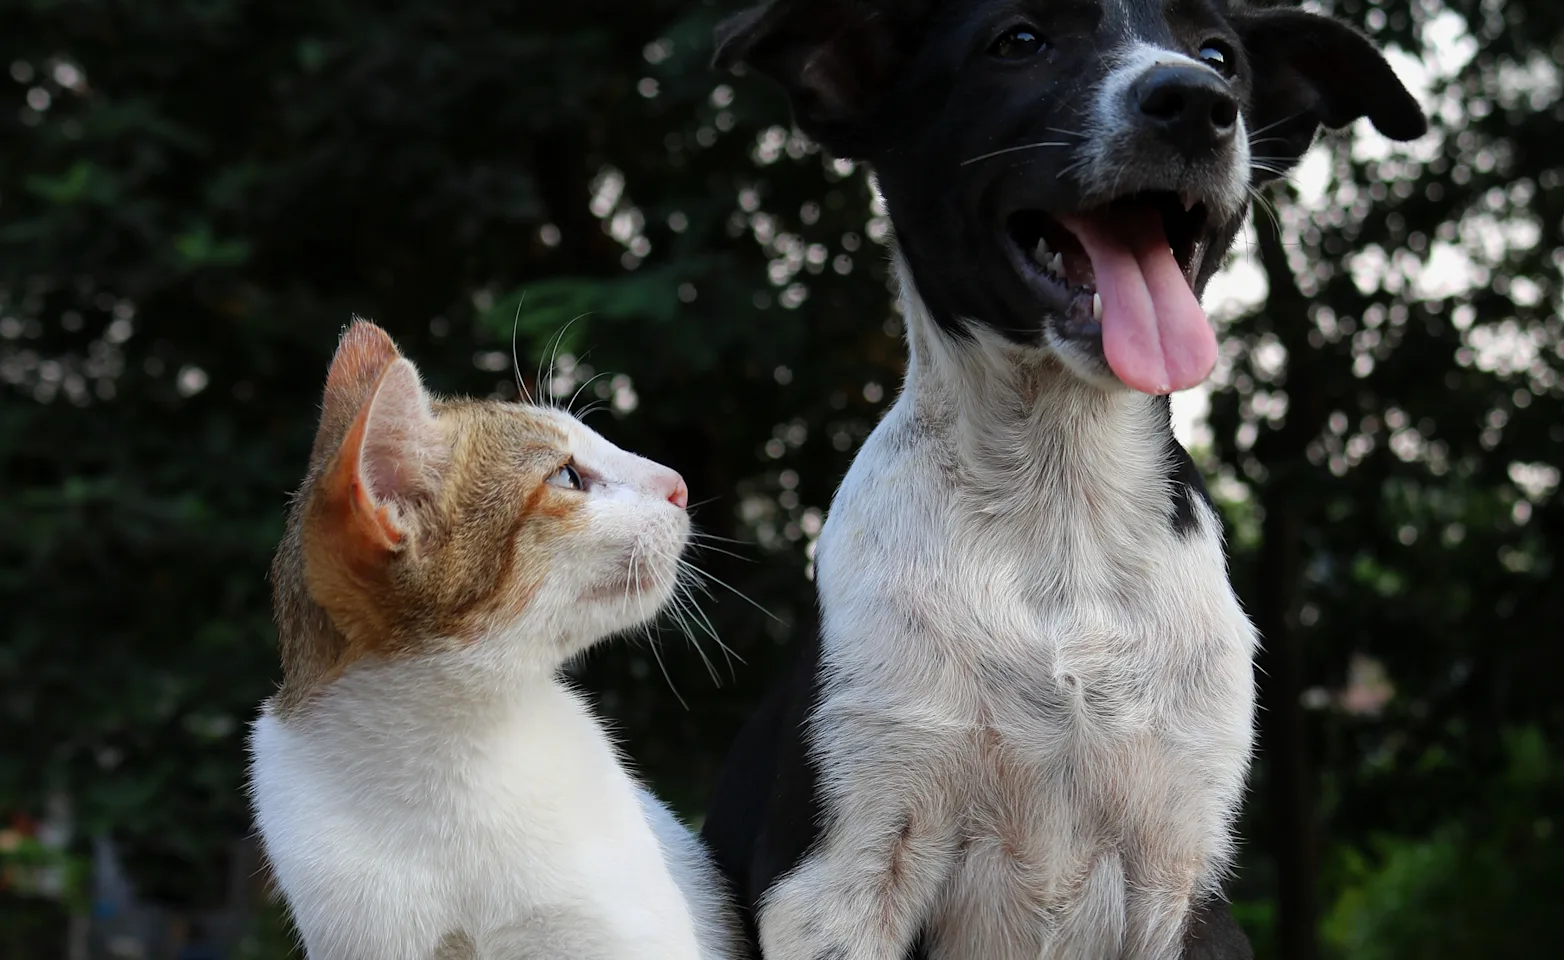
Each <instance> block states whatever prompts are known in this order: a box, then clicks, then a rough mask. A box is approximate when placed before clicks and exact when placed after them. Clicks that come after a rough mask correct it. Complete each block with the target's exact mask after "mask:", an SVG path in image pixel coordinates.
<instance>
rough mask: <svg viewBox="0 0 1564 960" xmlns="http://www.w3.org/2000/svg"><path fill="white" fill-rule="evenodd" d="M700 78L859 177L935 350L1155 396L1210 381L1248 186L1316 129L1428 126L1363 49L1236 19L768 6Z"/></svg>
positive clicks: (808, 3) (1058, 0) (1347, 33)
mask: <svg viewBox="0 0 1564 960" xmlns="http://www.w3.org/2000/svg"><path fill="white" fill-rule="evenodd" d="M716 63H717V65H718V66H719V67H726V66H733V65H736V64H740V63H744V64H748V65H749V66H750V67H751V68H753V69H754V70H757V71H758V72H760V73H762V74H764V75H766V76H768V77H770V78H772V79H773V80H775V81H777V82H778V83H780V84H781V85H782V87H783V88H784V89H785V90H786V91H787V93H788V95H789V97H790V99H791V102H792V106H793V112H794V117H795V120H796V122H797V123H798V125H799V127H800V128H801V129H802V130H803V131H804V132H805V133H807V134H808V135H810V136H811V137H812V138H814V139H815V140H816V141H818V142H819V143H821V144H822V145H823V146H824V147H825V148H826V149H827V150H829V151H830V152H831V153H833V154H835V155H837V156H840V157H845V158H852V159H859V160H865V161H868V162H869V163H870V164H872V166H873V167H874V169H875V172H876V175H877V177H878V179H879V185H880V190H881V192H882V193H883V194H884V197H885V200H886V203H887V205H888V207H889V209H890V213H891V221H892V223H893V224H895V227H896V232H897V240H898V243H899V246H900V248H901V251H902V253H903V254H904V256H905V257H906V259H907V262H908V265H909V267H910V269H911V271H912V275H913V279H914V282H915V283H916V285H917V288H918V292H919V294H920V295H921V296H922V298H923V300H924V302H925V303H926V304H927V306H928V308H929V309H930V311H931V313H932V314H933V316H934V317H935V318H936V320H937V321H938V322H940V323H941V324H942V325H943V326H945V327H946V328H947V329H948V330H950V331H952V332H953V333H956V334H958V335H959V334H960V333H961V332H962V331H964V330H966V328H967V326H968V325H970V324H981V325H984V326H987V327H990V328H992V329H994V330H996V331H998V332H1000V333H1002V334H1003V335H1005V336H1006V337H1008V338H1010V339H1011V340H1013V341H1016V342H1021V343H1034V344H1037V345H1039V346H1042V347H1045V348H1047V349H1050V350H1052V351H1053V352H1054V353H1055V354H1057V355H1058V356H1059V358H1060V359H1061V360H1062V361H1063V362H1064V364H1065V365H1066V366H1067V367H1069V368H1070V369H1071V370H1072V371H1074V372H1075V373H1076V374H1077V375H1079V376H1081V377H1083V378H1085V379H1087V380H1090V381H1093V382H1097V383H1101V384H1117V383H1120V382H1122V383H1123V384H1127V385H1128V386H1131V387H1134V388H1136V389H1140V390H1144V391H1146V392H1150V393H1166V392H1169V391H1171V390H1177V389H1182V388H1184V387H1188V386H1193V385H1194V384H1195V383H1198V382H1199V381H1200V380H1203V379H1204V378H1205V376H1206V375H1207V374H1208V373H1209V372H1210V370H1211V367H1212V365H1213V364H1214V363H1215V358H1216V340H1215V336H1214V334H1213V333H1212V330H1211V326H1210V323H1209V322H1208V321H1207V319H1206V317H1205V314H1204V313H1203V312H1202V311H1201V309H1200V306H1199V303H1198V299H1197V298H1198V296H1199V294H1200V293H1201V291H1203V290H1204V288H1205V284H1206V281H1207V280H1209V279H1210V277H1211V274H1212V273H1214V272H1215V271H1216V269H1217V268H1218V267H1219V266H1220V264H1221V261H1222V258H1223V257H1224V256H1225V254H1226V253H1227V251H1228V248H1229V247H1230V246H1231V244H1232V242H1233V238H1234V237H1235V236H1236V235H1237V233H1238V231H1239V229H1240V227H1241V226H1242V223H1243V219H1244V216H1245V215H1246V212H1247V210H1248V201H1249V193H1250V189H1251V187H1252V186H1253V185H1255V184H1257V183H1260V182H1262V181H1265V180H1268V179H1271V178H1273V177H1276V176H1279V175H1280V174H1282V173H1283V172H1285V170H1286V169H1287V168H1288V167H1290V166H1291V165H1293V164H1294V163H1295V162H1296V161H1297V160H1298V158H1299V156H1300V155H1301V154H1302V153H1303V152H1304V151H1305V150H1306V149H1308V147H1309V145H1310V143H1311V142H1312V141H1313V139H1314V136H1315V134H1316V132H1317V131H1318V130H1319V128H1320V127H1322V126H1324V127H1329V128H1339V127H1344V126H1346V125H1348V124H1350V123H1352V122H1353V121H1354V120H1356V119H1357V118H1359V117H1364V116H1366V117H1368V118H1369V119H1370V120H1371V121H1372V122H1373V123H1374V125H1375V126H1376V127H1377V128H1378V129H1379V130H1380V131H1381V132H1382V133H1384V134H1385V135H1386V136H1389V137H1392V138H1394V139H1398V140H1409V139H1414V138H1416V137H1419V136H1421V135H1422V134H1423V133H1424V131H1425V130H1426V129H1427V122H1426V120H1425V119H1424V117H1423V114H1422V111H1421V110H1420V109H1419V107H1418V105H1417V102H1416V101H1415V100H1414V99H1413V98H1412V96H1411V95H1410V94H1409V93H1408V92H1407V91H1406V89H1405V88H1404V87H1403V86H1402V85H1401V83H1400V81H1398V80H1397V79H1396V76H1395V74H1394V73H1393V72H1392V71H1391V69H1390V67H1389V65H1388V64H1387V63H1386V62H1385V60H1384V59H1383V58H1382V57H1381V56H1380V54H1379V53H1378V52H1377V51H1376V50H1375V49H1374V47H1373V46H1372V45H1371V44H1370V43H1369V42H1368V41H1367V40H1366V39H1364V38H1363V37H1362V36H1361V35H1359V34H1358V33H1356V32H1354V31H1353V30H1352V29H1351V28H1349V27H1347V26H1345V25H1343V24H1341V23H1338V22H1336V21H1333V20H1330V19H1327V18H1325V17H1321V16H1317V15H1314V14H1311V13H1306V12H1304V11H1301V10H1297V9H1291V8H1285V7H1274V6H1261V5H1259V4H1256V3H1247V2H1244V0H771V2H768V3H765V4H762V5H761V6H758V7H756V8H754V9H752V10H750V11H748V12H746V13H743V14H740V15H738V16H736V17H734V18H733V19H731V20H729V21H728V22H727V23H726V24H724V25H723V26H722V27H721V28H720V29H719V30H718V36H717V54H716Z"/></svg>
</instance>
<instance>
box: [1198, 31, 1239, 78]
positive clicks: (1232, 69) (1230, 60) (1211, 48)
mask: <svg viewBox="0 0 1564 960" xmlns="http://www.w3.org/2000/svg"><path fill="white" fill-rule="evenodd" d="M1200 62H1201V63H1204V64H1205V65H1206V66H1208V67H1210V68H1211V69H1212V70H1215V71H1216V72H1217V73H1220V74H1221V75H1222V76H1224V77H1231V76H1232V75H1233V74H1234V73H1236V72H1237V63H1236V58H1235V57H1234V56H1233V52H1232V51H1231V50H1229V49H1228V47H1227V44H1225V43H1222V42H1221V41H1220V40H1210V41H1207V42H1206V43H1205V44H1204V45H1203V46H1201V48H1200Z"/></svg>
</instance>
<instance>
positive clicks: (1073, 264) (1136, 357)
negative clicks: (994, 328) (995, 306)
mask: <svg viewBox="0 0 1564 960" xmlns="http://www.w3.org/2000/svg"><path fill="white" fill-rule="evenodd" d="M1206 220H1207V214H1206V208H1205V205H1204V204H1200V203H1195V204H1191V205H1186V204H1185V203H1184V202H1183V201H1181V200H1180V199H1179V197H1178V196H1177V195H1176V194H1173V193H1161V192H1158V193H1140V194H1135V195H1133V196H1129V197H1124V198H1121V199H1119V200H1115V201H1113V202H1112V203H1109V204H1107V205H1105V206H1102V207H1098V208H1096V209H1093V210H1088V211H1084V212H1081V213H1074V214H1068V215H1061V216H1053V215H1050V214H1047V213H1044V212H1043V211H1041V210H1022V211H1019V212H1017V213H1014V214H1012V215H1011V216H1010V217H1009V218H1008V219H1007V220H1006V223H1005V228H1006V232H1007V234H1008V236H1009V240H1010V246H1011V248H1012V249H1011V255H1012V259H1013V260H1014V261H1015V266H1016V269H1017V272H1018V273H1020V274H1021V277H1022V279H1023V280H1025V281H1026V283H1027V285H1028V286H1029V287H1030V288H1031V289H1032V291H1033V292H1034V293H1035V294H1036V296H1037V298H1038V300H1039V301H1040V303H1041V306H1042V307H1043V309H1044V310H1046V311H1047V312H1049V313H1050V314H1052V315H1054V316H1055V317H1056V318H1057V319H1058V321H1059V323H1058V325H1057V327H1056V329H1058V331H1059V332H1060V333H1061V334H1062V335H1063V336H1065V337H1067V338H1069V339H1082V338H1093V337H1098V336H1100V337H1101V340H1102V350H1103V356H1104V359H1106V360H1107V362H1108V366H1109V367H1110V368H1112V370H1113V372H1114V374H1115V375H1117V376H1118V378H1119V379H1120V380H1122V381H1123V382H1124V383H1125V384H1127V385H1128V386H1131V387H1133V388H1135V389H1137V390H1142V391H1144V392H1146V393H1169V392H1172V391H1174V390H1183V389H1186V388H1188V387H1192V386H1195V385H1196V384H1198V383H1200V382H1201V381H1202V380H1204V379H1205V378H1206V376H1207V375H1208V374H1210V372H1211V368H1212V367H1213V366H1215V364H1216V337H1215V334H1214V333H1213V332H1212V330H1211V324H1210V321H1208V320H1207V319H1206V316H1205V313H1204V312H1203V311H1202V310H1201V309H1200V304H1199V302H1198V301H1196V299H1195V294H1194V290H1193V284H1194V282H1195V277H1196V274H1197V273H1198V272H1199V269H1200V261H1201V255H1202V254H1203V252H1204V251H1203V249H1202V242H1201V241H1202V238H1203V236H1204V232H1205V227H1206Z"/></svg>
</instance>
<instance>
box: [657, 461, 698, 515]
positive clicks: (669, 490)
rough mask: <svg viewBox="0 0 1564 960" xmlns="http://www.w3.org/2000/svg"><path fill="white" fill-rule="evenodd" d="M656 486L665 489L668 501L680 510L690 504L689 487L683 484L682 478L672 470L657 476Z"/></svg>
mask: <svg viewBox="0 0 1564 960" xmlns="http://www.w3.org/2000/svg"><path fill="white" fill-rule="evenodd" d="M657 480H658V487H659V488H661V489H662V490H664V491H666V493H665V496H667V498H668V502H669V503H671V504H673V505H674V506H676V507H678V508H679V509H680V510H683V509H684V508H686V507H688V506H689V505H690V488H689V487H687V486H685V485H684V478H683V477H681V476H679V475H678V474H677V473H675V472H673V471H672V470H669V471H667V473H665V474H663V475H662V476H659V477H658V478H657Z"/></svg>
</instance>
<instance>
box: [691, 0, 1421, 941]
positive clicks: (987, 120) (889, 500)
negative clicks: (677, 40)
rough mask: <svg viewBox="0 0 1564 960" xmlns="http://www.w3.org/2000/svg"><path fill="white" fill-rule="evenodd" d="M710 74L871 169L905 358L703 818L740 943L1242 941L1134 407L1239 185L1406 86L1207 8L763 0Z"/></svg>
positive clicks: (1202, 534)
mask: <svg viewBox="0 0 1564 960" xmlns="http://www.w3.org/2000/svg"><path fill="white" fill-rule="evenodd" d="M716 61H717V64H718V65H719V66H731V65H735V64H740V63H742V64H746V65H748V66H749V68H751V69H753V70H755V71H758V72H759V73H761V74H763V75H766V76H768V77H770V78H772V79H773V80H775V81H777V82H778V83H780V84H781V86H782V87H784V88H785V89H786V91H787V93H788V95H789V96H790V98H791V102H792V106H793V110H794V116H795V119H796V122H797V123H798V125H799V126H800V127H801V128H802V129H803V130H804V131H805V132H806V133H807V134H809V135H810V136H812V137H813V138H814V139H815V140H817V141H818V142H819V143H821V144H822V145H823V146H824V147H825V148H826V149H827V150H828V151H830V152H831V153H833V154H835V155H837V156H841V157H849V158H855V159H860V160H864V161H867V162H868V163H869V164H871V165H872V168H873V170H874V172H875V174H876V176H877V178H878V184H879V188H880V190H881V192H882V193H883V195H884V198H885V202H886V204H887V206H888V208H889V210H890V217H891V222H892V224H893V225H894V227H895V234H896V238H897V245H898V252H897V254H896V258H895V266H896V269H897V271H898V273H899V275H900V280H901V290H902V306H903V312H904V314H905V317H906V320H907V340H908V344H909V348H910V352H911V358H910V363H909V369H908V372H907V378H906V384H905V386H904V389H903V391H902V394H901V396H900V398H899V399H898V400H897V401H896V403H895V405H894V406H892V408H891V409H890V411H889V412H888V413H887V414H886V416H885V419H884V420H883V421H882V422H881V423H880V424H879V426H878V427H877V428H876V429H875V431H874V433H873V434H872V435H871V436H870V437H869V439H868V441H867V442H866V443H865V444H864V447H863V450H862V451H861V452H860V453H859V455H858V457H857V459H856V461H855V462H854V464H853V466H852V469H851V470H850V471H849V472H848V474H847V478H846V480H845V481H844V482H843V484H842V487H841V489H840V491H839V492H838V494H837V496H836V499H835V502H834V503H833V504H832V507H831V512H830V518H829V521H828V522H827V524H826V527H825V531H824V533H823V534H822V536H821V541H820V547H819V554H818V568H817V569H818V579H819V589H820V608H821V617H822V620H821V626H820V630H819V634H818V637H817V638H816V639H815V640H814V641H813V642H812V643H811V644H809V646H808V648H807V649H806V650H805V651H804V656H803V659H802V661H801V662H800V664H799V666H798V669H797V673H796V675H795V676H794V677H792V678H791V680H790V681H789V682H788V683H786V684H784V685H783V686H782V688H781V689H779V690H778V691H777V693H776V694H775V696H773V697H772V698H771V700H770V701H769V702H768V703H767V704H766V705H765V706H764V707H763V708H762V709H761V711H760V714H759V715H758V716H757V717H756V718H755V719H754V720H753V722H751V724H750V725H749V726H748V727H747V728H746V730H745V732H744V733H743V734H741V736H740V740H739V742H738V744H737V745H736V747H735V749H734V753H733V758H732V760H731V761H730V764H729V767H728V770H727V771H726V773H725V774H724V778H723V782H722V783H721V785H720V787H719V793H718V796H717V797H716V801H715V805H714V807H713V809H712V810H711V812H710V818H709V820H708V823H707V826H706V830H705V836H706V839H707V840H708V841H709V842H710V843H711V844H712V846H713V847H714V849H715V850H716V852H717V855H718V858H719V860H720V861H721V863H722V865H723V867H724V869H725V871H726V872H727V873H728V875H729V877H730V879H731V880H732V881H733V883H734V884H735V886H736V888H737V890H738V893H739V896H740V899H741V900H742V901H743V902H745V903H746V904H747V905H748V906H749V907H750V908H751V909H752V911H753V916H752V917H751V931H752V935H754V936H755V937H757V938H758V942H759V945H760V947H761V948H762V952H763V954H764V957H765V960H903V958H904V957H907V956H909V955H910V956H918V957H928V958H931V960H1022V958H1025V960H1040V958H1041V960H1065V958H1069V960H1119V958H1124V960H1168V958H1174V957H1180V956H1182V957H1203V958H1236V957H1247V956H1249V955H1250V951H1249V947H1248V944H1247V943H1246V942H1245V940H1244V938H1243V935H1242V933H1241V932H1239V930H1238V929H1237V926H1236V924H1234V923H1233V920H1232V918H1231V915H1230V913H1229V911H1228V909H1227V907H1226V905H1225V902H1224V900H1223V898H1222V892H1221V881H1222V879H1223V874H1224V871H1226V870H1227V868H1228V867H1229V865H1230V862H1231V858H1232V852H1233V840H1232V837H1231V826H1232V821H1233V819H1234V816H1235V815H1236V814H1237V812H1238V810H1239V806H1240V803H1241V800H1242V796H1243V792H1244V782H1245V777H1246V774H1247V770H1248V767H1249V758H1250V751H1251V740H1252V727H1253V721H1254V682H1253V673H1252V665H1251V658H1252V655H1253V652H1254V649H1255V643H1256V637H1255V634H1254V631H1253V629H1252V627H1251V626H1250V623H1249V621H1248V620H1247V618H1246V617H1245V615H1244V613H1243V611H1242V610H1241V609H1240V607H1239V604H1238V601H1237V600H1236V599H1235V597H1234V595H1233V592H1232V588H1231V586H1230V585H1229V583H1228V579H1227V571H1226V561H1225V558H1224V555H1223V549H1222V542H1221V530H1220V523H1219V521H1218V518H1217V516H1216V514H1215V513H1214V511H1213V509H1212V507H1211V505H1210V503H1209V501H1208V500H1207V498H1206V497H1205V491H1204V486H1203V484H1202V483H1201V480H1200V477H1199V475H1198V473H1197V471H1196V469H1195V467H1194V464H1193V463H1192V462H1191V461H1190V458H1189V456H1188V454H1187V453H1185V451H1184V450H1183V448H1182V447H1180V446H1179V444H1178V443H1177V442H1176V441H1175V440H1174V438H1173V435H1172V432H1171V429H1170V425H1169V407H1168V400H1167V397H1166V394H1168V393H1170V392H1172V391H1174V390H1179V389H1183V388H1186V387H1190V386H1193V385H1195V384H1197V383H1199V382H1200V381H1201V380H1203V379H1204V378H1205V377H1206V375H1207V374H1208V373H1209V372H1210V370H1211V369H1212V366H1213V364H1214V363H1215V359H1216V341H1215V337H1214V335H1213V333H1212V329H1211V326H1210V324H1209V322H1208V321H1207V319H1206V317H1205V315H1204V313H1203V312H1202V311H1201V309H1200V306H1199V304H1198V301H1197V296H1198V294H1199V293H1200V292H1201V291H1202V290H1203V289H1204V287H1205V284H1206V281H1207V280H1208V279H1209V278H1210V277H1211V275H1212V273H1213V272H1215V271H1216V269H1217V268H1218V266H1219V265H1220V263H1221V262H1222V259H1223V257H1224V255H1225V254H1226V252H1227V251H1228V249H1229V246H1230V245H1231V243H1232V241H1233V238H1234V236H1235V235H1236V234H1237V233H1238V231H1239V229H1240V226H1241V225H1242V223H1243V220H1244V217H1245V216H1246V213H1247V209H1248V199H1249V191H1250V188H1251V186H1252V185H1253V184H1255V183H1258V182H1260V181H1264V180H1266V179H1269V178H1272V177H1274V176H1277V175H1279V174H1280V173H1281V172H1282V171H1284V170H1285V169H1286V168H1287V167H1289V166H1290V165H1292V164H1293V163H1294V162H1295V161H1296V160H1297V159H1298V157H1299V156H1300V154H1302V153H1303V151H1304V150H1305V149H1307V148H1308V146H1309V145H1310V143H1311V142H1312V140H1313V139H1314V136H1315V134H1316V132H1317V131H1318V129H1319V128H1320V127H1321V126H1325V127H1332V128H1338V127H1343V126H1346V125H1347V124H1349V123H1351V122H1352V121H1354V120H1355V119H1357V118H1359V117H1363V116H1367V117H1368V118H1369V119H1370V120H1371V121H1372V122H1373V123H1374V125H1375V126H1376V127H1377V128H1378V129H1379V130H1380V131H1381V132H1382V133H1384V134H1385V135H1387V136H1389V137H1392V138H1395V139H1399V140H1406V139H1412V138H1415V137H1418V136H1420V135H1421V134H1422V133H1423V132H1424V130H1425V129H1426V122H1425V120H1424V117H1423V114H1422V112H1421V110H1420V109H1419V107H1418V105H1417V103H1416V101H1415V100H1414V99H1413V98H1412V96H1411V95H1410V94H1409V93H1408V92H1407V91H1406V90H1405V88H1404V87H1403V86H1402V85H1401V84H1400V82H1398V80H1397V79H1396V76H1395V74H1394V73H1393V72H1392V71H1391V69H1390V67H1389V66H1388V65H1387V64H1386V62H1385V60H1384V59H1383V58H1382V57H1381V56H1380V55H1379V54H1378V53H1377V52H1376V51H1375V49H1374V48H1373V46H1372V45H1370V43H1369V42H1368V41H1367V40H1366V39H1364V38H1363V37H1362V36H1360V35H1359V34H1357V33H1355V32H1353V31H1352V30H1351V29H1349V28H1347V27H1345V26H1343V25H1341V24H1339V23H1336V22H1334V21H1332V20H1329V19H1326V18H1323V17H1320V16H1316V15H1313V14H1309V13H1305V12H1303V11H1300V10H1297V9H1292V8H1286V7H1277V6H1260V5H1258V4H1250V3H1243V2H1240V0H773V2H770V3H767V4H764V5H762V6H760V7H758V8H756V9H754V10H751V11H749V12H748V13H745V14H741V15H739V16H738V17H736V18H734V19H733V20H732V21H730V22H729V23H727V24H726V25H725V26H724V27H723V28H722V29H721V30H720V31H719V35H718V51H717V56H716Z"/></svg>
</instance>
